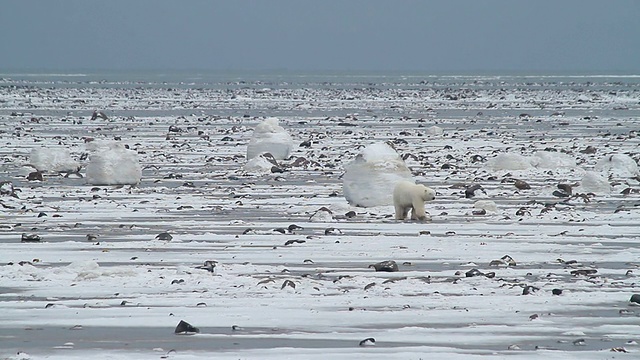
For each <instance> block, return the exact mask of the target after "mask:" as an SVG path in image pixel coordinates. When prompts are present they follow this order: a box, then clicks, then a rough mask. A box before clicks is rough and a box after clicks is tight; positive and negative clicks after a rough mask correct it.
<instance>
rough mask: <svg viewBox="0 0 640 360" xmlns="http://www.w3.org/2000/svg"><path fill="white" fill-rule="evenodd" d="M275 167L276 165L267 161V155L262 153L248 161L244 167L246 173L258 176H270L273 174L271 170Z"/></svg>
mask: <svg viewBox="0 0 640 360" xmlns="http://www.w3.org/2000/svg"><path fill="white" fill-rule="evenodd" d="M274 166H275V164H274V163H272V162H271V161H269V159H267V157H266V156H265V153H262V154H258V155H257V156H255V157H254V158H252V159H250V160H249V161H247V163H246V164H245V165H244V171H246V172H248V173H256V174H269V173H271V168H272V167H274Z"/></svg>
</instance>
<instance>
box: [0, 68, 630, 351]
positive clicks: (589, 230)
mask: <svg viewBox="0 0 640 360" xmlns="http://www.w3.org/2000/svg"><path fill="white" fill-rule="evenodd" d="M532 81H533V82H535V79H532ZM540 81H541V82H542V80H540ZM544 81H550V80H549V79H548V78H547V79H544ZM457 85H458V87H452V88H451V89H447V88H444V87H443V88H438V87H430V85H429V84H423V85H420V84H413V85H411V86H406V87H403V86H404V85H397V86H396V85H385V86H382V85H376V86H370V84H358V86H357V87H353V86H352V85H351V84H347V85H345V86H342V87H341V88H340V89H337V88H335V89H326V88H322V87H317V86H315V87H314V86H310V87H304V86H299V87H295V86H291V85H287V86H283V87H279V86H278V85H277V84H275V85H274V84H271V85H269V87H268V89H265V85H263V84H245V86H244V87H234V88H233V89H232V90H229V91H223V90H210V89H209V90H207V89H203V90H197V89H196V90H194V89H191V88H178V89H172V90H171V91H167V90H166V89H163V88H162V84H154V85H153V86H149V87H144V86H141V87H140V88H136V89H128V88H119V87H118V86H117V84H109V85H108V86H104V87H100V86H99V85H95V84H92V85H91V87H87V86H85V85H84V84H65V85H64V86H61V87H56V86H55V85H54V86H53V87H50V85H47V86H42V87H40V86H35V87H30V86H29V87H22V86H15V87H12V86H3V87H0V120H1V123H2V126H3V127H2V128H1V130H2V131H0V141H2V143H3V147H2V148H1V149H0V156H1V159H2V162H1V163H0V170H2V174H3V178H1V179H0V181H11V182H12V183H13V184H14V186H15V188H17V189H19V190H20V191H19V192H17V193H16V194H17V198H15V197H10V196H4V195H3V196H0V201H1V202H2V205H3V206H2V207H0V212H1V214H2V220H1V222H0V226H1V227H0V303H1V304H2V308H3V309H4V310H5V311H3V312H2V314H0V320H1V321H0V359H3V358H10V359H14V358H15V359H18V358H20V355H16V353H17V352H18V351H23V352H25V353H27V354H29V355H28V356H27V355H24V358H26V359H40V358H51V359H57V358H59V359H62V358H65V359H67V358H76V357H77V358H81V357H85V358H86V357H90V358H97V359H101V358H105V359H107V358H124V357H132V358H133V357H135V358H137V359H147V358H149V359H151V358H153V359H157V358H158V357H160V356H168V358H170V359H190V358H199V357H205V356H206V357H211V356H214V357H216V358H238V357H240V358H256V359H257V358H262V359H264V358H274V359H275V358H281V357H285V356H289V357H298V358H302V357H304V358H318V359H319V358H324V357H326V356H327V354H332V356H333V357H334V358H353V357H359V356H365V355H366V356H367V357H373V358H386V359H388V358H397V359H406V358H416V359H417V358H420V357H421V356H423V355H424V354H426V353H429V352H437V353H438V354H441V355H442V357H447V358H452V359H457V358H460V359H462V358H464V359H469V358H474V357H475V355H477V356H478V357H480V355H483V358H486V357H494V358H502V357H505V356H508V357H509V358H517V359H528V358H531V359H532V358H536V357H539V356H541V355H540V353H541V352H543V353H544V356H548V357H551V358H554V357H556V358H592V359H601V358H608V357H612V356H616V353H614V352H611V351H610V349H612V348H619V347H624V349H625V350H626V351H628V352H631V353H638V352H640V348H639V347H638V345H636V344H635V342H637V341H640V330H639V329H638V326H637V321H636V320H637V319H638V316H640V310H638V308H637V307H630V306H629V305H628V300H629V298H630V297H631V295H632V294H634V293H639V291H638V290H637V278H636V277H637V275H638V273H640V270H638V267H640V262H639V261H638V259H640V246H638V240H639V239H640V230H638V227H637V224H636V223H637V218H638V211H640V195H639V194H638V193H637V192H633V191H632V192H630V193H629V194H628V195H623V194H621V192H622V191H623V190H625V189H626V188H630V189H632V190H633V189H640V182H638V180H637V179H633V178H612V179H610V182H612V183H614V186H613V191H612V192H611V193H609V194H596V196H595V197H591V198H589V202H585V201H584V200H583V199H581V198H575V199H571V200H566V199H562V198H557V197H555V196H553V195H552V192H553V190H554V189H555V188H556V185H557V184H558V183H560V182H563V183H574V182H579V181H581V179H582V176H583V175H584V172H585V170H593V168H594V167H595V165H596V163H597V162H598V161H599V160H600V159H601V158H602V157H603V156H605V155H606V154H613V153H627V154H629V155H631V156H632V157H633V158H634V159H635V161H636V162H637V161H638V153H637V148H638V144H639V140H638V137H636V132H637V131H640V118H639V116H640V104H639V103H638V101H637V99H638V98H639V96H640V86H639V85H638V84H637V83H635V82H631V83H625V82H622V83H620V84H614V83H606V85H604V83H597V82H596V83H595V85H589V84H564V83H555V82H550V83H547V84H546V85H539V86H533V87H523V88H520V86H518V85H517V84H510V83H507V84H506V85H502V84H500V83H497V82H496V83H493V82H492V83H484V82H482V83H478V84H476V85H474V84H473V83H465V84H464V85H463V84H462V83H458V84H457ZM502 86H504V87H507V88H509V89H513V90H510V91H503V90H501V87H502ZM369 87H371V88H369ZM452 96H456V97H455V99H454V98H453V97H452ZM634 99H635V100H634ZM176 108H177V109H181V110H176ZM94 109H99V110H103V111H106V112H107V114H108V115H109V117H110V118H109V120H102V119H98V120H93V121H92V120H89V118H90V116H91V113H92V111H93V110H94ZM12 113H15V114H14V115H12ZM32 114H33V115H32ZM190 114H191V115H190ZM327 114H329V115H327ZM273 115H277V116H279V117H280V118H281V123H280V124H281V125H282V126H283V127H285V128H286V129H287V130H288V131H289V132H290V134H291V135H292V137H293V139H294V148H293V152H292V158H291V159H290V160H285V161H283V162H282V163H283V166H285V168H286V171H285V172H284V173H277V174H276V173H274V174H267V175H252V174H247V173H244V172H243V171H242V167H243V165H244V164H245V161H246V160H245V159H244V155H245V154H246V145H247V143H248V142H249V139H250V136H251V133H252V129H253V128H254V127H255V125H256V124H257V123H259V122H260V121H261V120H262V117H263V116H273ZM34 119H35V120H34ZM345 123H348V124H351V125H353V126H345ZM434 124H437V126H439V127H441V128H443V129H444V134H442V135H435V136H430V135H427V134H425V130H426V129H427V128H428V127H430V126H432V125H434ZM170 125H175V126H177V127H178V128H179V129H181V131H180V132H169V131H168V128H169V126H170ZM401 133H402V134H401ZM83 137H94V138H97V139H112V138H114V137H119V138H121V139H122V142H123V143H125V144H127V145H129V146H130V148H131V149H133V150H136V151H137V153H138V157H139V159H140V164H141V166H142V168H143V170H142V181H141V183H140V184H139V185H138V186H134V187H132V186H124V187H112V186H97V187H96V186H90V185H85V184H84V181H83V180H84V179H71V178H64V177H61V176H54V175H49V176H46V177H45V181H43V182H28V181H27V180H26V173H25V168H24V167H23V165H24V164H25V163H26V162H27V160H28V155H29V153H30V151H31V149H32V148H33V147H35V146H43V145H48V146H53V145H55V146H64V147H66V148H68V149H69V150H70V153H71V155H72V157H74V158H75V159H79V158H80V157H81V155H82V154H83V153H84V152H85V151H86V150H85V147H84V141H83V139H82V138H83ZM225 137H227V138H229V139H225ZM305 140H309V141H310V143H311V147H310V148H306V147H299V146H298V144H300V143H301V142H303V141H305ZM373 141H391V142H394V144H395V146H396V147H397V149H398V153H399V154H401V155H406V154H411V155H413V156H410V157H407V160H406V161H407V165H408V166H409V168H410V169H411V170H412V172H413V175H414V176H415V177H416V178H417V179H419V180H420V181H421V182H424V183H426V184H428V185H429V186H430V187H432V188H434V189H436V191H437V192H438V196H437V197H436V200H435V201H434V202H432V203H429V204H427V210H428V211H429V213H430V215H431V221H430V222H427V223H415V222H405V223H399V222H396V221H393V220H392V219H393V217H392V216H393V207H392V206H381V207H374V208H366V209H365V208H355V207H351V206H349V205H348V204H347V202H346V200H345V199H344V197H343V196H342V180H341V179H340V176H341V175H342V173H343V171H344V169H343V165H344V164H345V163H347V162H349V161H350V160H352V158H353V157H354V156H355V155H356V154H357V153H358V151H359V149H360V148H361V147H363V146H365V145H367V144H369V143H371V142H373ZM587 146H593V147H594V148H596V149H597V151H596V153H595V154H588V153H583V152H580V151H581V150H583V149H585V148H586V147H587ZM543 150H547V151H556V152H558V153H563V154H567V155H568V156H571V157H572V158H573V159H575V160H576V165H575V166H570V167H560V166H557V167H550V168H544V167H531V168H528V169H526V170H511V171H510V170H491V169H488V168H487V167H486V166H485V162H483V161H479V162H478V161H474V160H473V156H474V155H479V156H480V157H482V158H484V159H490V158H492V157H494V156H496V154H499V153H505V152H514V153H518V154H521V155H523V156H533V155H534V154H535V153H536V152H538V151H543ZM297 158H305V159H307V160H310V161H312V162H310V163H309V164H308V165H298V166H293V165H292V164H293V162H294V160H296V159H297ZM510 177H513V178H520V179H523V180H526V181H527V182H528V183H529V184H530V185H531V189H530V190H518V189H516V188H515V187H514V186H513V183H510V182H503V181H502V180H504V179H505V178H510ZM473 183H478V184H481V185H482V186H483V188H484V190H485V192H486V195H485V194H479V195H478V197H477V198H473V199H466V198H465V194H464V187H462V188H461V187H460V184H466V185H468V184H473ZM478 199H487V200H492V201H494V202H495V203H496V206H497V209H498V210H497V212H495V213H489V214H486V215H480V216H478V215H473V213H472V211H473V210H474V208H473V204H474V203H475V202H476V201H477V200H478ZM323 206H324V207H327V208H329V209H330V210H332V212H333V220H332V221H330V222H315V221H311V220H310V217H311V215H312V214H313V213H314V212H315V211H317V210H318V209H319V208H321V207H323ZM523 208H524V209H525V210H526V211H522V212H520V215H516V213H517V212H518V211H519V210H522V209H523ZM349 211H355V217H346V216H345V214H346V213H347V212H349ZM41 213H44V214H45V215H44V216H39V214H41ZM290 224H296V225H298V226H301V227H302V228H303V229H302V230H297V231H294V232H293V233H284V234H283V233H281V232H279V231H274V229H280V228H286V227H287V226H289V225H290ZM329 228H336V229H339V230H340V231H341V232H342V234H341V235H330V234H327V233H326V230H327V229H329ZM249 229H250V230H249ZM165 231H168V232H169V233H170V234H171V235H172V237H173V239H172V240H171V241H168V242H167V241H162V240H158V239H156V238H155V237H156V236H157V235H158V234H159V233H162V232H165ZM427 231H428V232H429V233H428V234H427V233H426V232H427ZM421 232H422V234H421ZM22 233H37V234H39V235H40V236H42V238H43V243H20V235H21V234H22ZM87 234H95V235H97V238H95V239H93V240H87V237H86V235H87ZM289 240H295V241H294V242H292V243H290V244H289V245H285V244H286V243H287V241H289ZM506 254H508V255H510V256H511V257H512V258H513V259H515V261H516V263H517V265H516V266H509V267H507V266H490V265H489V264H490V263H491V262H492V261H493V260H496V259H500V257H502V256H504V255H506ZM558 259H562V260H563V261H564V262H561V261H559V260H558ZM207 260H215V261H217V262H218V263H217V266H216V269H215V273H213V274H212V273H210V272H208V271H206V270H202V269H197V267H198V266H201V265H202V264H203V262H204V261H207ZM383 260H395V261H396V262H397V263H398V265H399V270H400V271H398V272H395V273H383V272H374V271H373V269H371V268H369V267H368V266H369V265H370V264H373V263H376V262H379V261H383ZM570 260H576V263H572V262H570ZM21 261H26V262H30V264H29V263H23V264H22V265H20V264H19V262H21ZM567 262H568V263H567ZM9 263H12V265H8V264H9ZM473 268H477V269H478V270H480V271H481V272H484V273H489V272H495V277H492V278H488V277H484V276H479V277H466V276H465V273H466V272H468V271H469V270H471V269H473ZM575 270H596V271H597V272H596V273H594V274H589V275H581V274H579V273H578V275H573V274H571V272H572V271H575ZM629 271H630V272H629ZM180 280H182V282H180ZM287 280H289V281H292V283H293V284H294V285H295V288H293V287H291V286H288V285H285V283H286V281H287ZM174 281H175V282H174ZM371 284H374V285H371ZM526 286H534V287H535V288H538V289H539V290H537V291H535V292H533V293H532V294H531V295H523V290H524V288H525V287H526ZM553 289H562V290H563V292H562V295H559V296H555V295H552V290H553ZM123 302H124V303H123ZM171 314H173V315H171ZM534 315H535V316H534ZM180 320H185V321H188V322H189V323H191V324H193V325H194V326H196V327H199V328H201V329H202V333H201V334H199V335H195V336H193V337H189V336H177V335H174V334H173V329H174V328H175V326H176V325H177V323H178V322H179V321H180ZM76 325H81V326H82V329H80V330H69V329H70V328H73V327H74V326H76ZM233 325H238V326H240V327H242V328H244V329H245V330H244V331H245V333H244V334H238V333H237V332H232V331H231V326H233ZM118 327H120V328H121V329H126V330H118ZM137 328H141V329H142V330H141V331H140V332H137V331H136V330H135V329H137ZM26 329H34V330H26ZM37 329H42V330H37ZM272 329H279V330H277V331H272ZM54 334H55V336H54ZM136 336H138V338H137V340H136V341H132V344H131V345H125V344H126V342H127V341H129V340H131V339H132V337H133V338H136ZM25 337H31V338H32V339H33V342H25V341H27V340H28V339H25ZM102 337H104V341H106V343H105V342H102V341H101V338H102ZM368 337H374V338H375V339H376V343H377V345H376V346H375V347H360V346H358V343H359V341H360V340H363V339H365V338H368ZM158 339H161V340H158ZM580 339H583V340H584V342H580V341H578V340H580ZM156 340H158V341H159V342H160V343H161V344H156V343H155V341H156ZM574 342H575V344H574ZM236 343H237V345H236ZM65 344H66V345H65ZM513 345H517V346H518V348H519V349H520V350H517V349H515V348H514V347H513ZM509 346H512V350H509ZM536 346H537V347H539V349H538V350H536ZM60 347H63V348H62V349H61V348H60ZM158 348H162V351H160V350H159V349H158ZM547 348H549V349H551V350H547ZM154 349H155V350H154ZM171 349H175V352H171V353H170V354H167V352H168V351H169V350H171ZM220 349H224V351H223V352H220ZM619 355H620V356H622V354H619ZM630 356H633V355H630Z"/></svg>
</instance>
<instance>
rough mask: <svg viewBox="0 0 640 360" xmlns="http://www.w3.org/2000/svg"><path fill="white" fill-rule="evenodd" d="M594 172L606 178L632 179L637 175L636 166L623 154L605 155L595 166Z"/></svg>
mask: <svg viewBox="0 0 640 360" xmlns="http://www.w3.org/2000/svg"><path fill="white" fill-rule="evenodd" d="M596 170H597V171H600V172H602V173H604V174H605V175H607V176H613V177H621V178H627V177H634V176H637V175H638V174H639V172H638V164H637V163H636V161H635V160H633V158H632V157H630V156H629V155H625V154H612V155H607V156H605V157H603V158H602V159H600V161H598V163H597V164H596Z"/></svg>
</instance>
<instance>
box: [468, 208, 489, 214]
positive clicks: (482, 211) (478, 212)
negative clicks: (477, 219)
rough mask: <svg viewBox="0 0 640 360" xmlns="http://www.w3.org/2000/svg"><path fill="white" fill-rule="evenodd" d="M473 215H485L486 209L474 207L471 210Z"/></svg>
mask: <svg viewBox="0 0 640 360" xmlns="http://www.w3.org/2000/svg"><path fill="white" fill-rule="evenodd" d="M471 214H473V215H487V210H485V209H476V210H473V211H472V212H471Z"/></svg>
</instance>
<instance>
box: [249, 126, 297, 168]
mask: <svg viewBox="0 0 640 360" xmlns="http://www.w3.org/2000/svg"><path fill="white" fill-rule="evenodd" d="M278 122H279V119H278V118H275V117H269V118H267V119H265V120H264V121H263V122H261V123H260V124H258V126H256V128H255V130H254V131H253V136H252V137H251V141H249V145H247V159H248V160H250V159H253V158H254V157H256V156H257V155H258V154H260V153H263V152H268V153H271V155H273V157H274V158H275V159H276V160H283V159H286V158H288V157H289V154H290V153H291V150H292V148H293V139H292V138H291V135H289V133H288V132H287V130H285V129H284V128H283V127H282V126H280V125H278Z"/></svg>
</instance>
